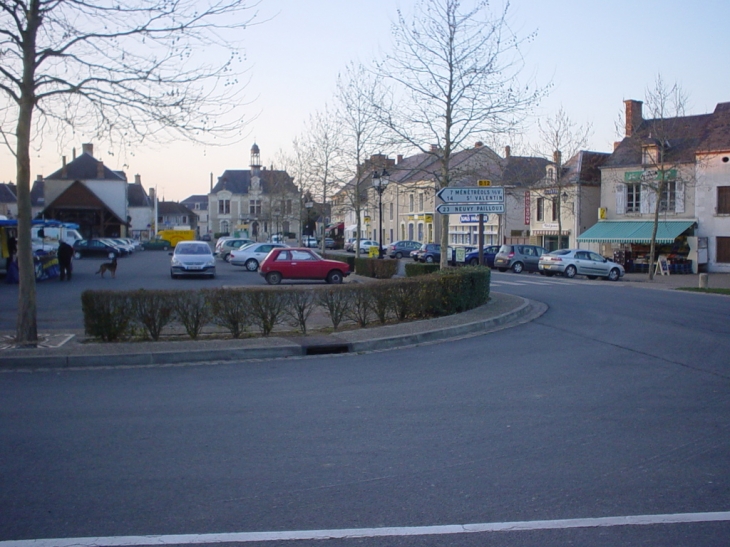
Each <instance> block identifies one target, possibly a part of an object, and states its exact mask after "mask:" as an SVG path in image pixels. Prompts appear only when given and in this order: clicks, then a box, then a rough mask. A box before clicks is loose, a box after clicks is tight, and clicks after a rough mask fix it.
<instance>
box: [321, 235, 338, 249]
mask: <svg viewBox="0 0 730 547" xmlns="http://www.w3.org/2000/svg"><path fill="white" fill-rule="evenodd" d="M324 248H325V249H336V248H337V242H336V241H335V240H334V239H332V238H331V237H326V238H324Z"/></svg>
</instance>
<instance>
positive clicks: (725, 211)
mask: <svg viewBox="0 0 730 547" xmlns="http://www.w3.org/2000/svg"><path fill="white" fill-rule="evenodd" d="M717 214H718V215H730V186H718V187H717Z"/></svg>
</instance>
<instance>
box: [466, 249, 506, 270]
mask: <svg viewBox="0 0 730 547" xmlns="http://www.w3.org/2000/svg"><path fill="white" fill-rule="evenodd" d="M498 251H499V245H489V246H488V247H484V264H485V265H486V266H489V267H490V268H494V256H495V255H496V254H497V252H498ZM464 263H465V264H468V265H469V266H476V265H477V264H479V251H472V252H471V253H469V254H467V255H466V257H465V258H464Z"/></svg>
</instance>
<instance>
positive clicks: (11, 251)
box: [5, 235, 18, 272]
mask: <svg viewBox="0 0 730 547" xmlns="http://www.w3.org/2000/svg"><path fill="white" fill-rule="evenodd" d="M16 254H18V243H17V240H16V239H15V236H12V235H11V236H10V237H8V257H7V258H6V259H5V271H6V272H9V271H10V265H11V264H12V263H13V259H15V255H16Z"/></svg>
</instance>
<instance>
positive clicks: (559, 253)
mask: <svg viewBox="0 0 730 547" xmlns="http://www.w3.org/2000/svg"><path fill="white" fill-rule="evenodd" d="M571 252H572V251H570V250H568V249H561V250H559V251H553V252H551V253H548V254H550V255H552V256H565V255H568V254H570V253H571Z"/></svg>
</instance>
